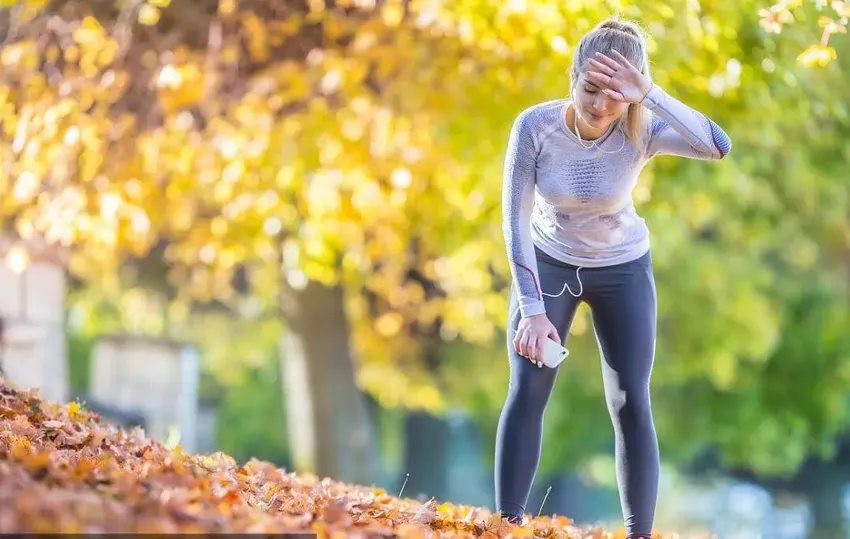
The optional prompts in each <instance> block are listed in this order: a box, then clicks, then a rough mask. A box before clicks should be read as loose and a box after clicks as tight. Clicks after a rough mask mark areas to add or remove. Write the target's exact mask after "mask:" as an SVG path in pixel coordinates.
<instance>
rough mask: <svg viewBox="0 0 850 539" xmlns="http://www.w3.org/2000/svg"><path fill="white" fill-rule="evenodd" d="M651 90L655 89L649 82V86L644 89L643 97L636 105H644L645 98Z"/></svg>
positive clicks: (652, 83)
mask: <svg viewBox="0 0 850 539" xmlns="http://www.w3.org/2000/svg"><path fill="white" fill-rule="evenodd" d="M653 88H655V83H654V82H650V83H649V85H648V86H647V87H646V89H645V90H644V92H643V97H641V98H640V101H638V102H637V104H638V105H643V104H644V102H645V101H646V96H648V95H649V92H651V91H652V89H653Z"/></svg>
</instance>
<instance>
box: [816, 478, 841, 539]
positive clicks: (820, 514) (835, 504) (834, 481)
mask: <svg viewBox="0 0 850 539" xmlns="http://www.w3.org/2000/svg"><path fill="white" fill-rule="evenodd" d="M836 475H837V477H831V478H830V477H824V478H823V480H822V481H819V482H818V484H817V485H815V486H814V488H813V490H812V491H811V492H809V494H808V498H809V508H810V510H811V512H812V513H811V515H812V521H811V522H812V525H811V528H810V529H809V535H808V539H843V538H845V537H847V526H846V523H845V520H844V492H843V487H844V482H843V481H841V480H840V479H842V476H843V474H841V473H840V472H839V473H837V474H836Z"/></svg>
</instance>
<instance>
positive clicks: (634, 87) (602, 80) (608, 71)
mask: <svg viewBox="0 0 850 539" xmlns="http://www.w3.org/2000/svg"><path fill="white" fill-rule="evenodd" d="M612 54H613V56H614V57H613V58H612V57H610V56H607V55H605V54H603V53H601V52H597V53H596V58H591V59H590V65H591V67H592V68H593V69H594V70H593V71H588V72H587V75H586V76H587V78H588V79H589V80H591V81H593V83H594V84H597V85H599V86H600V87H602V91H603V92H604V93H605V95H607V96H608V97H610V98H611V99H614V100H616V101H621V102H624V103H640V102H641V101H643V98H644V97H646V94H647V92H649V90H650V89H651V88H652V81H650V80H649V78H648V77H646V76H645V75H644V74H643V73H641V72H640V71H638V69H637V68H636V67H635V66H633V65H632V64H631V62H629V61H628V59H626V57H625V56H623V55H622V54H620V53H619V52H617V51H613V53H612Z"/></svg>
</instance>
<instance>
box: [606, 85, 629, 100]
mask: <svg viewBox="0 0 850 539" xmlns="http://www.w3.org/2000/svg"><path fill="white" fill-rule="evenodd" d="M602 93H604V94H605V95H607V96H608V97H610V98H611V99H613V100H614V101H622V102H625V101H626V97H625V96H624V95H623V94H621V93H620V92H618V91H616V90H612V89H610V88H605V89H604V90H602Z"/></svg>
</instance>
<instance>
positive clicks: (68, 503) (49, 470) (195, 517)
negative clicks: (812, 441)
mask: <svg viewBox="0 0 850 539" xmlns="http://www.w3.org/2000/svg"><path fill="white" fill-rule="evenodd" d="M11 532H34V533H37V532H79V533H107V532H158V533H178V532H190V533H191V532H258V533H283V532H306V533H316V534H317V535H318V536H319V537H334V538H335V537H364V538H365V537H411V538H412V537H416V538H419V537H422V538H424V537H565V538H612V539H613V538H616V537H622V536H621V535H620V536H618V535H615V534H610V533H605V532H603V531H601V530H588V529H579V528H577V527H575V526H572V525H571V522H570V520H569V519H567V518H565V517H561V516H554V517H538V518H533V519H532V518H527V519H526V521H525V522H524V523H523V525H522V526H514V525H511V524H508V523H507V522H506V521H505V520H504V519H501V518H499V516H498V515H496V514H492V513H491V512H490V511H488V510H487V509H483V508H476V507H470V506H464V505H453V504H450V503H443V504H437V503H436V502H435V501H434V500H430V501H428V502H427V503H424V504H423V503H422V502H420V501H416V500H412V499H405V498H397V497H394V496H391V495H389V494H388V493H387V492H386V491H384V490H382V489H380V488H374V487H364V486H357V485H349V484H345V483H341V482H336V481H331V480H330V479H320V478H317V477H314V476H311V475H297V474H295V473H291V472H287V471H286V470H283V469H280V468H277V467H275V466H274V465H272V464H270V463H267V462H261V461H257V460H252V461H250V462H247V463H245V464H244V465H241V466H240V465H239V464H238V463H236V462H235V461H234V460H233V459H232V458H231V457H229V456H227V455H224V454H221V453H214V454H212V455H190V454H185V453H183V452H181V451H180V450H179V448H176V449H173V450H170V449H168V448H166V447H164V446H163V445H162V444H160V443H158V442H156V441H154V440H151V439H149V438H146V437H145V436H144V433H143V432H142V431H141V430H139V429H134V430H133V431H130V432H126V431H124V430H121V429H118V428H116V427H114V426H112V425H109V424H107V423H105V422H103V423H101V422H100V419H99V418H98V416H97V415H96V414H94V413H90V412H88V411H86V410H85V409H83V408H81V407H80V405H79V404H78V403H75V402H73V403H70V404H67V405H59V404H56V403H52V402H47V401H45V400H42V399H41V398H40V397H39V396H38V394H37V393H35V392H32V391H29V392H22V391H18V390H16V389H14V388H12V387H10V386H9V385H8V384H6V383H5V381H3V380H2V378H0V533H11Z"/></svg>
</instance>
